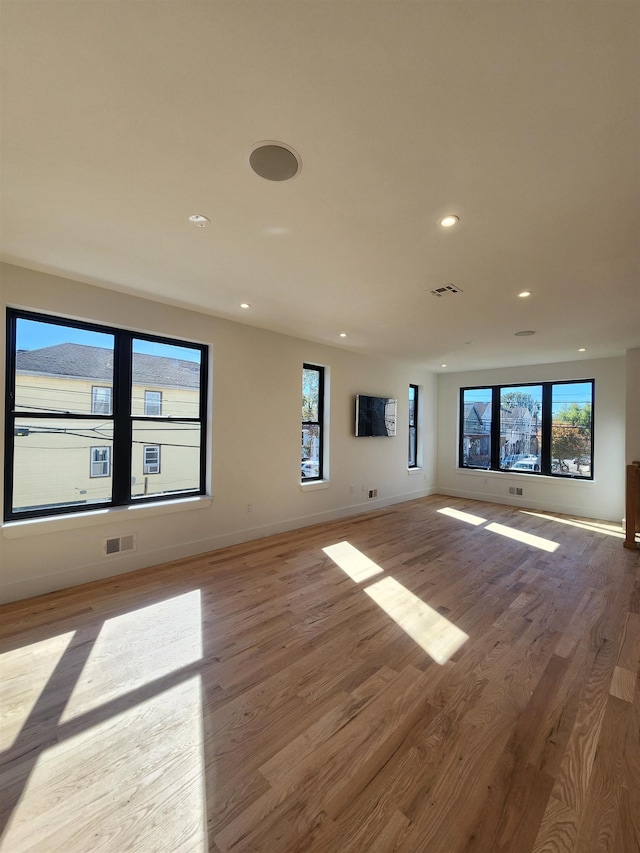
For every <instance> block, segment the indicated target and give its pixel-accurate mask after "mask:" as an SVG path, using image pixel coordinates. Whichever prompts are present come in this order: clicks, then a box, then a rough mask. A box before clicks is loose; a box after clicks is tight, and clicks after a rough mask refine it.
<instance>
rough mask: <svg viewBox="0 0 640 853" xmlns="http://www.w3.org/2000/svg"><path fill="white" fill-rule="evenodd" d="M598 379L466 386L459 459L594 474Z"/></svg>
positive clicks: (499, 467) (466, 463)
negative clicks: (595, 398)
mask: <svg viewBox="0 0 640 853" xmlns="http://www.w3.org/2000/svg"><path fill="white" fill-rule="evenodd" d="M593 390H594V382H593V380H592V379H587V380H581V381H567V382H541V383H538V384H530V385H494V386H491V387H485V388H461V389H460V446H459V464H460V466H461V467H463V468H485V469H490V470H495V471H509V472H510V473H521V474H547V475H553V476H558V477H573V478H576V477H579V478H582V479H593Z"/></svg>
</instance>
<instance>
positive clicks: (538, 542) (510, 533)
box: [484, 522, 560, 553]
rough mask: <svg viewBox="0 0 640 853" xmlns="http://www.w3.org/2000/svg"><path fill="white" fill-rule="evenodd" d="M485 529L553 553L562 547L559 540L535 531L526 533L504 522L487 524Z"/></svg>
mask: <svg viewBox="0 0 640 853" xmlns="http://www.w3.org/2000/svg"><path fill="white" fill-rule="evenodd" d="M484 529H485V530H490V531H491V532H492V533H499V534H500V536H506V537H508V538H509V539H515V540H516V541H517V542H522V543H523V544H524V545H532V546H533V547H534V548H540V550H542V551H549V552H550V553H553V552H554V551H556V550H557V549H558V548H559V547H560V544H559V543H558V542H553V540H551V539H544V538H543V537H542V536H534V534H533V533H525V531H524V530H516V529H515V528H513V527H507V526H506V525H504V524H497V523H496V522H492V523H491V524H487V526H486V527H485V528H484Z"/></svg>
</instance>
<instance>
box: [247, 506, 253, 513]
mask: <svg viewBox="0 0 640 853" xmlns="http://www.w3.org/2000/svg"><path fill="white" fill-rule="evenodd" d="M247 512H253V504H247Z"/></svg>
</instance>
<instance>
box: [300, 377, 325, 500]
mask: <svg viewBox="0 0 640 853" xmlns="http://www.w3.org/2000/svg"><path fill="white" fill-rule="evenodd" d="M302 370H303V373H304V371H305V370H314V371H316V372H317V374H318V420H317V421H316V420H305V419H304V418H301V431H302V432H304V428H305V426H307V427H308V426H317V427H318V475H317V476H316V477H306V476H305V475H304V474H303V473H302V460H301V468H300V481H301V482H302V483H317V482H318V481H320V480H324V388H325V385H324V379H325V376H324V367H323V366H322V365H319V364H309V363H308V362H303V364H302ZM301 447H302V444H301Z"/></svg>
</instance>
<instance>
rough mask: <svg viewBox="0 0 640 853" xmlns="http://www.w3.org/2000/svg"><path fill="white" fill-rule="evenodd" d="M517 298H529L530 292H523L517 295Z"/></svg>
mask: <svg viewBox="0 0 640 853" xmlns="http://www.w3.org/2000/svg"><path fill="white" fill-rule="evenodd" d="M518 296H519V297H520V298H521V299H526V298H527V296H531V291H530V290H523V291H522V292H521V293H519V294H518Z"/></svg>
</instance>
